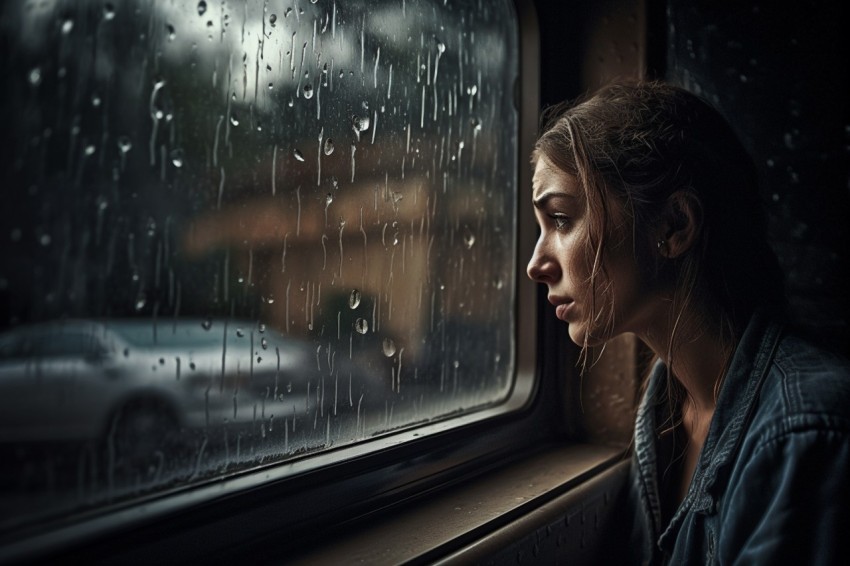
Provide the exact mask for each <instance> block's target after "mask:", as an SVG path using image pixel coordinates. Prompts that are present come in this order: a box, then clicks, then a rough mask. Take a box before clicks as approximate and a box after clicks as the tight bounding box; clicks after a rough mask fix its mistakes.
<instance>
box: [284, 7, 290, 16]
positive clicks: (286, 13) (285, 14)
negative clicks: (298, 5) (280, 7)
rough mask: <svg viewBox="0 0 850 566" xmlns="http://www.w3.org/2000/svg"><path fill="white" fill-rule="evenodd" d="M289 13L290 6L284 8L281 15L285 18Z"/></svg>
mask: <svg viewBox="0 0 850 566" xmlns="http://www.w3.org/2000/svg"><path fill="white" fill-rule="evenodd" d="M291 13H292V8H287V9H286V10H284V11H283V17H284V18H286V17H288V16H289V14H291Z"/></svg>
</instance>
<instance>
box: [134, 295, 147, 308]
mask: <svg viewBox="0 0 850 566" xmlns="http://www.w3.org/2000/svg"><path fill="white" fill-rule="evenodd" d="M146 303H147V298H146V297H145V294H144V293H140V294H139V296H138V298H136V304H135V305H134V306H135V307H136V310H137V311H140V310H142V309H143V308H145V304H146Z"/></svg>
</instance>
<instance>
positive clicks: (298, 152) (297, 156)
mask: <svg viewBox="0 0 850 566" xmlns="http://www.w3.org/2000/svg"><path fill="white" fill-rule="evenodd" d="M292 155H294V156H295V159H297V160H298V161H304V154H303V153H301V150H300V149H296V150H294V151H293V152H292Z"/></svg>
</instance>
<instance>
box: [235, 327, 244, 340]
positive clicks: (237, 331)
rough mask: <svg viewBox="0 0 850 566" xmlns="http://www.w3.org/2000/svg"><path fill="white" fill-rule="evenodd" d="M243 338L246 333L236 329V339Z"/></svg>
mask: <svg viewBox="0 0 850 566" xmlns="http://www.w3.org/2000/svg"><path fill="white" fill-rule="evenodd" d="M243 336H245V333H244V332H242V329H241V328H237V329H236V337H237V338H242V337H243Z"/></svg>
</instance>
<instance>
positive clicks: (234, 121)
mask: <svg viewBox="0 0 850 566" xmlns="http://www.w3.org/2000/svg"><path fill="white" fill-rule="evenodd" d="M230 123H231V124H233V125H234V126H238V125H239V118H237V117H236V113H235V112H234V113H233V114H231V115H230Z"/></svg>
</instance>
